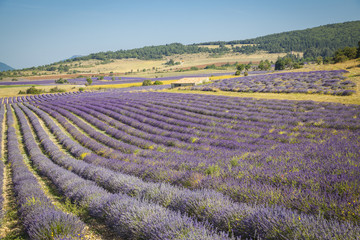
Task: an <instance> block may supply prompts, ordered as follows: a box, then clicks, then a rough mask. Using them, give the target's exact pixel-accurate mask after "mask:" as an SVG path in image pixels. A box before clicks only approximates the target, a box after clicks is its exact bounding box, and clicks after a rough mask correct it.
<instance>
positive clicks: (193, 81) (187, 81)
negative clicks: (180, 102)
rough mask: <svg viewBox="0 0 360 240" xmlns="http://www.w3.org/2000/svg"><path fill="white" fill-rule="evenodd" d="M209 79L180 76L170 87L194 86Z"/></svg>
mask: <svg viewBox="0 0 360 240" xmlns="http://www.w3.org/2000/svg"><path fill="white" fill-rule="evenodd" d="M209 81H210V80H209V77H198V78H182V79H180V80H179V81H176V82H173V83H171V88H176V87H188V86H195V85H199V84H203V83H206V82H209Z"/></svg>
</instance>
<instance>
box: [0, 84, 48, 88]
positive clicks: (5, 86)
mask: <svg viewBox="0 0 360 240" xmlns="http://www.w3.org/2000/svg"><path fill="white" fill-rule="evenodd" d="M32 86H35V87H37V86H41V85H38V84H27V85H0V88H22V87H32Z"/></svg>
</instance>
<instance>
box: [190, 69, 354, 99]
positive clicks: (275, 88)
mask: <svg viewBox="0 0 360 240" xmlns="http://www.w3.org/2000/svg"><path fill="white" fill-rule="evenodd" d="M344 73H346V71H345V70H332V71H311V72H286V73H274V74H267V75H254V76H245V77H239V78H231V79H224V80H221V81H217V82H214V83H211V84H207V85H202V86H196V87H193V88H192V89H193V90H202V91H216V90H221V91H233V92H272V93H312V94H331V95H340V96H348V95H351V94H353V93H354V92H355V91H354V90H353V88H354V87H355V83H354V82H352V81H350V80H347V79H346V77H344V76H343V74H344Z"/></svg>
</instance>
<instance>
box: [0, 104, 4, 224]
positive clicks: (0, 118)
mask: <svg viewBox="0 0 360 240" xmlns="http://www.w3.org/2000/svg"><path fill="white" fill-rule="evenodd" d="M4 116H5V108H4V105H2V104H0V226H1V222H2V218H3V216H4V211H3V204H4V197H3V185H4V170H5V169H4V162H3V144H2V143H3V123H4Z"/></svg>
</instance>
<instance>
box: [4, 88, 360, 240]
mask: <svg viewBox="0 0 360 240" xmlns="http://www.w3.org/2000/svg"><path fill="white" fill-rule="evenodd" d="M160 88H162V86H161V87H160ZM144 89H145V90H146V88H144ZM130 91H131V90H128V89H122V90H112V91H107V92H92V93H91V92H83V93H79V92H74V93H66V94H65V93H62V94H49V95H38V96H32V97H25V96H23V97H17V98H10V99H6V101H2V104H1V108H0V122H1V124H0V126H1V129H0V130H1V135H0V136H1V141H2V144H1V147H2V149H3V151H2V152H1V153H2V158H3V159H4V160H5V164H4V165H2V162H1V163H0V164H1V165H0V172H1V174H2V175H1V174H0V183H1V181H6V185H7V186H9V187H8V188H9V189H10V192H11V193H12V198H13V199H14V201H15V202H16V204H15V206H16V207H13V208H15V209H12V211H15V212H16V214H18V215H19V218H18V222H19V223H20V225H21V226H22V227H21V228H22V229H23V231H24V232H25V233H26V235H27V236H30V238H32V239H87V238H89V235H91V233H89V230H88V229H89V228H90V229H91V221H92V220H94V221H95V222H96V223H99V224H100V223H101V224H103V225H104V226H103V229H102V232H107V231H108V230H109V231H110V232H111V234H113V237H114V239H236V238H240V237H241V239H246V238H253V239H257V238H259V239H334V238H335V239H358V238H360V227H359V222H360V211H359V210H360V203H359V200H358V199H359V197H360V190H359V189H360V187H359V186H360V171H359V170H360V162H359V159H360V152H359V149H360V137H359V136H360V134H359V133H360V106H358V105H343V104H336V103H319V102H313V101H286V100H256V99H253V98H233V97H225V96H211V95H200V94H182V93H181V94H180V93H167V92H130ZM45 185H46V186H48V187H49V188H50V189H51V191H48V190H46V189H45V188H44V186H45ZM9 189H7V191H8V192H9ZM6 196H8V195H6ZM6 198H8V197H6ZM54 199H58V200H57V201H55V200H54ZM0 200H1V201H0V204H1V205H0V206H2V207H3V208H4V209H6V210H7V211H10V209H9V207H10V204H9V203H5V204H2V202H3V201H2V199H0ZM2 217H3V218H5V219H9V216H2ZM89 219H91V221H90V220H89ZM5 225H6V224H5ZM104 229H105V230H104ZM90 232H91V231H90ZM102 232H101V231H100V235H101V234H102ZM25 233H24V234H25ZM100 237H102V238H104V239H106V237H104V236H102V235H101V236H100ZM93 239H96V237H95V238H93ZM98 239H99V238H98Z"/></svg>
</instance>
